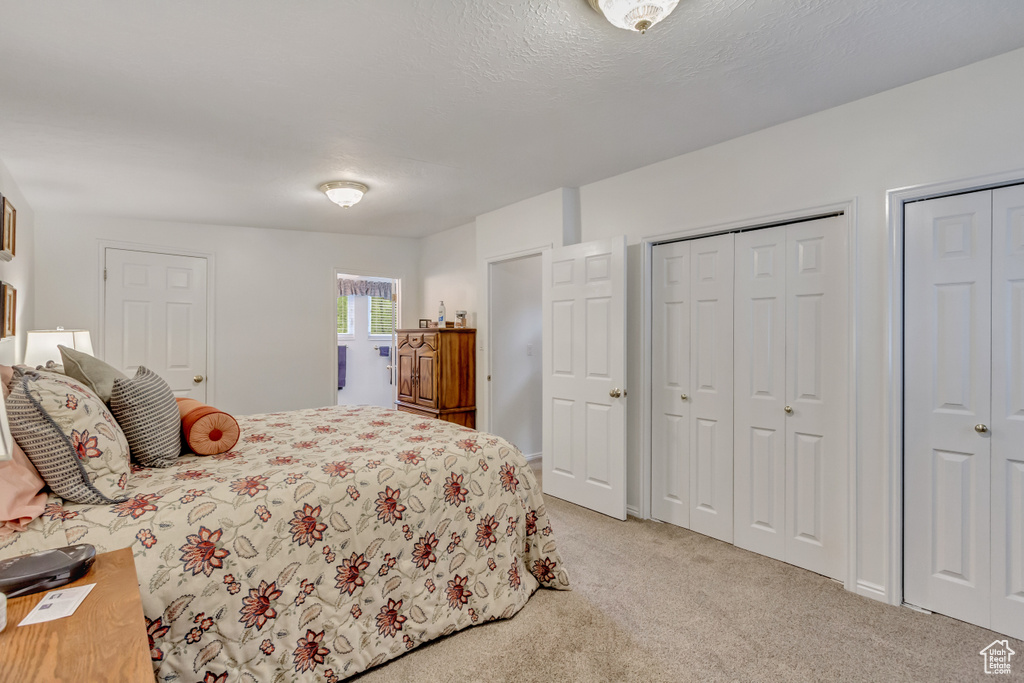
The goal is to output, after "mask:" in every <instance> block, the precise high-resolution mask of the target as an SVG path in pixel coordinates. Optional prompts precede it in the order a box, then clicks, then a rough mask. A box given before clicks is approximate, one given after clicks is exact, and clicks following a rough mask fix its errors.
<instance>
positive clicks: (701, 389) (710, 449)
mask: <svg viewBox="0 0 1024 683" xmlns="http://www.w3.org/2000/svg"><path fill="white" fill-rule="evenodd" d="M734 241H735V236H734V235H733V234H728V235H716V236H714V237H705V238H703V239H699V240H694V242H693V244H691V245H690V296H691V301H692V304H691V306H690V340H691V341H690V384H691V388H692V392H691V393H690V404H691V405H690V528H691V529H692V530H694V531H696V532H698V533H702V534H706V535H708V536H713V537H714V538H717V539H719V540H722V541H727V542H732V538H733V420H732V418H733V284H734V283H733V268H734V260H735V254H734Z"/></svg>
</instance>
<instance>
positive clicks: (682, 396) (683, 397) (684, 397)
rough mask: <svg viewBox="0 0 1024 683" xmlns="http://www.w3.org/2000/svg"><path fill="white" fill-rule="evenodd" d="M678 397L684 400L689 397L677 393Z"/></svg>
mask: <svg viewBox="0 0 1024 683" xmlns="http://www.w3.org/2000/svg"><path fill="white" fill-rule="evenodd" d="M679 398H680V399H681V400H683V401H685V400H686V399H688V398H690V397H689V396H687V395H686V394H679Z"/></svg>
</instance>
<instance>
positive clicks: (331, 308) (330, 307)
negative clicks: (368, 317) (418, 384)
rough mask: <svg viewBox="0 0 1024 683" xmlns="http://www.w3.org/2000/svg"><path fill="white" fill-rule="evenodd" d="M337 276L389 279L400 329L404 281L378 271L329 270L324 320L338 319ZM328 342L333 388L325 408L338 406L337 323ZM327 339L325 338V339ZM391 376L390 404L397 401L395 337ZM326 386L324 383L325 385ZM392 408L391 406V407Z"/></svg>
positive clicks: (330, 375)
mask: <svg viewBox="0 0 1024 683" xmlns="http://www.w3.org/2000/svg"><path fill="white" fill-rule="evenodd" d="M339 275H357V276H359V277H376V278H387V279H390V280H391V282H392V283H393V286H394V288H395V291H394V294H395V296H396V297H397V298H396V299H395V330H396V331H397V330H399V329H401V327H402V298H403V294H402V280H403V279H404V278H403V277H402V276H401V275H395V274H394V273H387V272H385V273H384V274H383V275H382V274H381V273H380V271H379V270H378V271H376V272H371V271H368V270H366V269H363V268H345V267H341V266H338V267H335V268H333V269H332V270H331V289H330V291H331V292H332V296H331V297H328V298H325V300H324V308H325V309H326V310H325V311H324V320H334V321H337V319H338V276H339ZM330 333H331V334H330V337H329V339H330V342H329V345H328V346H326V348H325V349H324V351H325V357H327V358H329V359H330V362H329V367H330V368H333V370H327V371H326V373H325V374H326V375H327V377H328V378H329V383H330V384H331V385H332V386H333V387H334V388H333V389H332V388H328V389H329V393H328V394H327V397H328V400H327V402H326V403H324V405H325V406H336V405H338V387H337V384H338V326H337V322H335V324H334V325H332V326H331V328H330ZM325 338H327V337H325ZM391 339H392V344H391V365H392V369H391V373H392V374H391V376H392V377H393V378H395V382H394V384H392V385H391V386H392V391H391V399H392V403H394V401H396V400H398V373H397V371H396V369H395V367H394V365H395V358H396V356H395V353H396V351H397V350H398V349H397V344H396V343H395V340H396V335H395V334H392V335H391ZM325 384H326V383H325ZM392 407H393V406H392Z"/></svg>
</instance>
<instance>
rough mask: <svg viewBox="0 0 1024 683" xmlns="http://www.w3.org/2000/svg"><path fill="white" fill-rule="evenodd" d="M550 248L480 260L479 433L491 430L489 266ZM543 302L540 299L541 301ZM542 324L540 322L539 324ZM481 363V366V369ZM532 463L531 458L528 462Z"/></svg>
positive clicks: (535, 254)
mask: <svg viewBox="0 0 1024 683" xmlns="http://www.w3.org/2000/svg"><path fill="white" fill-rule="evenodd" d="M553 248H554V244H553V243H551V242H548V243H547V244H541V245H539V246H536V247H529V248H527V249H520V250H518V251H512V252H508V253H504V254H497V255H495V256H488V257H487V258H485V259H483V271H482V272H480V271H477V273H478V277H479V278H480V280H482V282H483V287H484V296H483V300H482V301H479V302H478V303H477V305H478V306H479V307H482V308H483V310H482V311H480V312H479V316H480V317H479V318H478V319H477V340H476V343H477V347H478V350H480V351H483V353H478V354H477V373H476V395H477V399H478V400H477V405H476V424H477V429H479V430H480V431H483V432H489V431H491V384H490V381H489V380H488V379H487V378H488V377H490V376H491V367H492V363H491V265H492V264H495V263H501V262H502V261H514V260H516V259H520V258H523V257H525V256H542V255H543V254H544V252H545V251H549V250H551V249H553ZM541 303H542V304H543V301H542V302H541ZM542 324H543V323H542ZM481 365H483V366H484V367H483V368H482V369H483V372H481V367H480V366H481ZM541 448H542V452H541V453H540V455H539V456H538V457H537V458H534V460H539V459H540V458H542V457H544V453H543V446H542V447H541ZM531 462H532V461H531Z"/></svg>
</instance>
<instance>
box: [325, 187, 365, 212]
mask: <svg viewBox="0 0 1024 683" xmlns="http://www.w3.org/2000/svg"><path fill="white" fill-rule="evenodd" d="M369 189H370V188H368V187H367V186H366V185H363V184H362V183H357V182H353V181H351V180H332V181H331V182H329V183H324V184H323V185H321V186H320V191H321V192H323V193H324V194H325V195H327V198H328V199H330V200H331V201H332V202H334V203H335V204H337V205H338V206H340V207H342V208H344V209H347V208H349V207H350V206H354V205H355V204H358V203H359V200H360V199H362V198H363V195H364V194H366V193H367V192H368V191H369Z"/></svg>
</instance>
